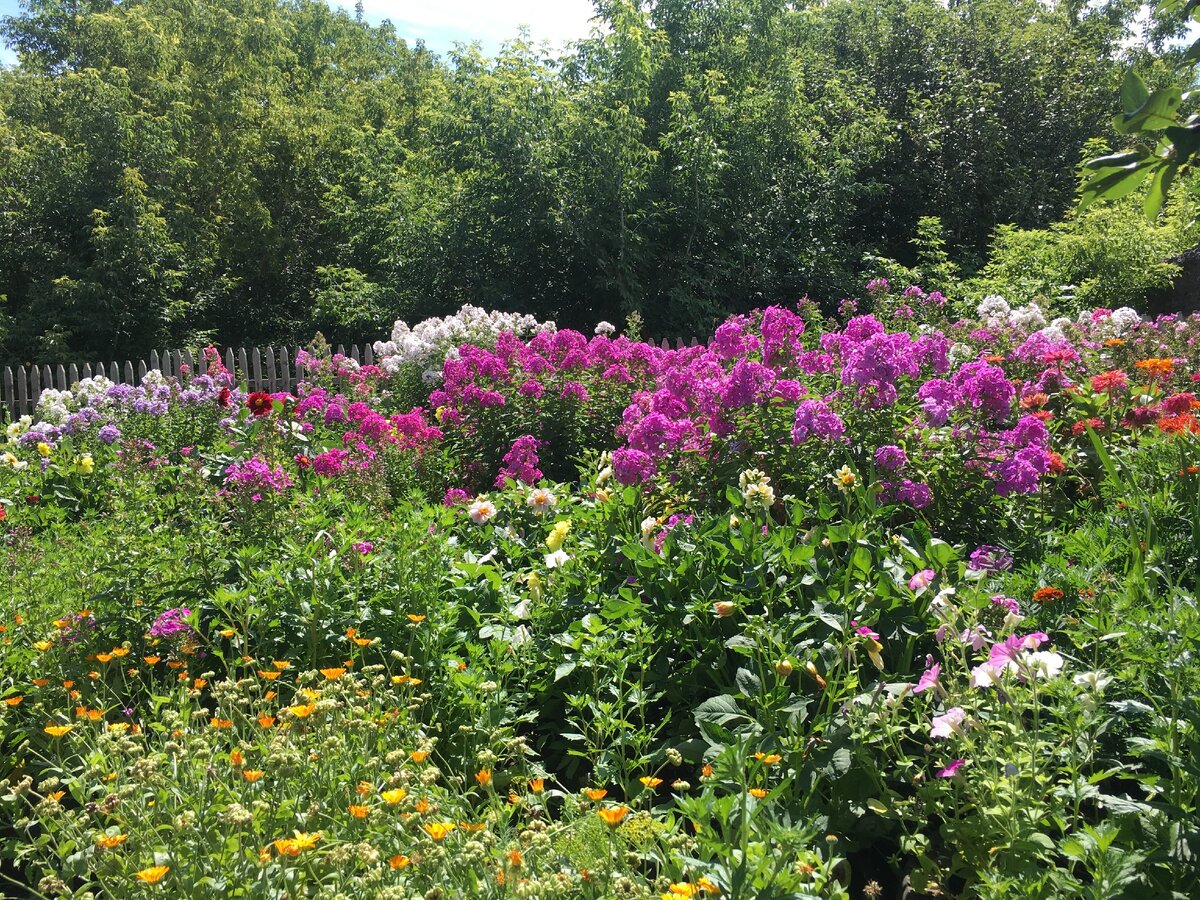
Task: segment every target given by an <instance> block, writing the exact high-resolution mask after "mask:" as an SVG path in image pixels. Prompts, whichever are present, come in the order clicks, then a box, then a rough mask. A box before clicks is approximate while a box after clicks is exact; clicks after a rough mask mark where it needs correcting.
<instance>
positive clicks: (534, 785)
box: [529, 778, 546, 794]
mask: <svg viewBox="0 0 1200 900" xmlns="http://www.w3.org/2000/svg"><path fill="white" fill-rule="evenodd" d="M545 788H546V782H545V779H542V778H531V779H530V781H529V790H531V791H533V792H534V793H535V794H540V793H541V792H542V791H543V790H545Z"/></svg>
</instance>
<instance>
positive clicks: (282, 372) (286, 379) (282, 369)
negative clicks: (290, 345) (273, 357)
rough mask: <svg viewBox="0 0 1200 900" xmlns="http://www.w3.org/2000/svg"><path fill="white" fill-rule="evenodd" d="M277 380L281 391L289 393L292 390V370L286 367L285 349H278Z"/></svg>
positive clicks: (286, 354)
mask: <svg viewBox="0 0 1200 900" xmlns="http://www.w3.org/2000/svg"><path fill="white" fill-rule="evenodd" d="M279 380H280V383H281V384H282V385H283V388H282V389H283V390H285V391H290V390H291V389H292V370H291V366H289V365H288V349H287V347H280V348H279Z"/></svg>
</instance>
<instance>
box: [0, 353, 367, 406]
mask: <svg viewBox="0 0 1200 900" xmlns="http://www.w3.org/2000/svg"><path fill="white" fill-rule="evenodd" d="M300 349H301V348H299V347H279V348H275V347H227V348H226V349H225V350H224V352H222V354H221V356H222V359H223V361H224V363H225V368H226V369H228V370H229V371H230V372H231V373H233V375H234V377H235V378H236V379H237V381H238V383H239V384H243V385H245V386H246V387H247V389H248V390H251V391H272V392H274V391H290V390H292V389H293V388H294V387H295V386H296V384H297V383H298V382H299V381H300V379H301V374H302V373H301V372H300V370H299V367H298V366H297V365H296V354H297V353H298V352H299V351H300ZM333 349H334V351H335V352H337V353H341V354H344V355H345V356H348V357H350V358H351V359H353V360H354V361H355V362H359V363H362V364H363V365H371V364H373V363H374V362H375V354H374V351H372V349H371V345H370V344H364V345H363V347H362V349H361V350H360V349H359V346H358V344H353V345H351V346H350V348H349V350H347V349H346V348H345V347H344V346H343V345H341V344H339V345H337V346H336V347H334V348H333ZM151 369H158V370H159V371H161V372H162V373H163V374H164V375H169V376H176V377H177V376H179V375H181V374H183V373H185V372H191V373H193V374H197V375H202V374H204V373H205V372H206V371H207V370H208V360H207V359H205V357H204V353H203V352H202V351H201V350H199V349H195V350H193V349H190V348H189V349H184V350H164V351H162V352H161V353H160V352H159V351H157V350H151V351H150V356H149V357H148V358H147V359H139V360H137V361H136V362H134V361H132V360H125V361H124V362H107V363H105V362H98V363H95V364H92V363H71V364H70V365H66V366H64V365H61V364H60V365H56V366H51V365H43V366H38V365H33V366H15V367H14V366H8V367H6V368H5V369H4V371H3V373H2V374H0V405H2V406H3V408H4V410H5V412H6V413H7V414H8V417H9V420H10V421H11V420H12V419H16V418H19V417H20V416H23V415H31V414H32V413H33V410H34V408H35V407H36V406H37V403H38V399H39V398H40V397H41V395H42V391H44V390H47V389H49V388H56V389H57V390H60V391H65V390H66V389H67V388H69V387H70V386H71V385H73V384H75V383H76V382H78V381H81V380H82V379H84V378H91V377H93V376H96V375H103V376H105V377H106V378H108V379H110V380H111V381H115V382H117V383H118V384H133V385H137V384H141V383H142V379H143V378H145V377H146V373H147V372H148V371H150V370H151Z"/></svg>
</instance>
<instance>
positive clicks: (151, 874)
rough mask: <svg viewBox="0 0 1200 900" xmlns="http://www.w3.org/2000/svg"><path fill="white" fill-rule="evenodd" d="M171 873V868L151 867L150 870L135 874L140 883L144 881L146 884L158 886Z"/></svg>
mask: <svg viewBox="0 0 1200 900" xmlns="http://www.w3.org/2000/svg"><path fill="white" fill-rule="evenodd" d="M170 871H171V867H170V866H151V867H150V868H148V869H142V871H140V872H134V873H133V874H134V876H135V877H136V878H137V880H138V881H144V882H146V884H157V883H158V882H160V881H162V880H163V876H165V875H166V874H167V873H168V872H170Z"/></svg>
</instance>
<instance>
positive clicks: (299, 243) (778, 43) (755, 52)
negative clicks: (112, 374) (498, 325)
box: [0, 0, 1165, 361]
mask: <svg viewBox="0 0 1200 900" xmlns="http://www.w3.org/2000/svg"><path fill="white" fill-rule="evenodd" d="M1139 5H1140V4H1139V3H1137V2H1134V0H1107V2H1100V3H1096V2H1090V3H1089V2H1083V0H1065V2H1050V3H1047V2H1041V0H967V2H960V0H951V2H949V3H944V2H939V0H825V2H816V0H812V2H785V0H657V2H654V3H641V2H638V0H596V28H595V30H594V31H593V33H592V35H591V36H590V37H588V38H587V39H585V40H582V41H580V42H579V43H578V44H576V45H574V46H573V47H571V48H570V49H569V50H568V51H566V52H564V53H560V54H556V53H553V52H551V51H549V50H548V49H546V48H544V47H539V46H536V45H533V44H531V43H530V42H529V41H528V40H526V39H523V38H521V37H517V38H516V39H514V40H513V41H512V42H511V43H509V44H507V45H506V46H505V47H504V48H503V50H502V51H501V52H500V53H499V54H497V55H496V56H495V57H494V58H485V57H484V56H483V55H482V53H481V51H480V50H479V49H478V48H477V47H460V48H458V49H456V50H454V51H453V52H451V53H449V54H448V55H447V56H446V57H444V58H443V57H439V56H438V55H436V54H433V53H431V52H429V51H428V50H427V49H426V48H425V47H423V46H421V45H420V44H418V45H416V46H411V45H409V44H408V43H407V42H405V41H404V40H402V39H400V38H399V37H398V36H397V34H396V32H395V29H394V28H393V27H392V26H391V25H390V24H389V23H387V22H384V23H383V24H382V25H378V26H373V25H370V24H368V23H365V22H362V21H360V20H358V19H356V18H355V17H353V16H350V15H347V14H345V13H343V12H339V11H334V10H331V9H330V8H329V7H328V6H327V5H326V4H325V3H323V2H320V0H206V2H204V3H196V2H194V0H122V2H119V3H118V2H112V0H27V2H26V3H25V5H24V6H23V8H22V13H21V14H20V15H18V16H15V17H12V18H10V19H7V20H5V21H4V24H3V27H2V32H3V37H4V39H5V40H6V41H7V42H8V43H9V44H10V45H11V46H12V47H13V48H14V49H15V50H16V51H17V53H18V55H19V63H18V64H17V65H16V66H14V67H12V68H9V69H6V70H0V296H2V297H3V298H4V301H3V303H2V304H0V317H2V318H0V355H2V356H4V357H6V358H8V359H12V360H44V361H52V360H56V359H63V358H67V357H72V356H79V355H88V356H92V355H96V354H100V355H108V354H111V353H115V354H120V355H126V354H139V353H142V352H144V351H145V350H147V349H148V348H150V347H152V346H163V345H168V344H179V343H181V342H189V343H194V342H197V341H204V340H213V341H219V342H228V343H240V342H243V341H247V342H249V341H280V340H294V339H303V338H307V337H310V336H311V335H312V333H313V332H314V331H315V330H317V329H321V330H322V331H324V333H325V334H327V335H329V336H331V337H334V338H337V339H356V340H362V339H364V338H370V337H372V336H374V335H376V334H378V333H380V332H381V331H382V330H383V328H384V326H385V324H386V323H388V322H390V321H391V320H392V319H394V318H396V317H398V316H400V317H409V318H424V317H425V316H428V315H438V314H442V313H445V312H447V311H449V310H452V309H453V308H456V307H457V306H458V305H460V304H461V303H463V302H473V303H478V304H481V305H485V306H490V307H496V308H504V309H510V310H515V311H521V312H529V313H533V314H535V315H537V316H538V317H540V318H549V317H553V318H556V319H558V320H559V321H560V322H563V323H565V324H574V325H582V324H585V323H592V322H595V321H596V320H597V319H611V320H614V321H618V320H620V319H622V318H623V317H624V316H626V315H627V314H629V313H631V312H634V311H637V312H639V313H640V315H641V316H642V318H643V319H644V320H645V322H646V328H647V331H648V332H649V333H652V334H691V333H701V332H703V331H704V330H706V329H707V328H708V327H710V325H711V323H712V322H713V321H714V320H715V319H716V318H717V317H719V316H722V315H725V314H727V313H729V312H732V311H737V310H742V309H748V308H751V307H753V306H757V305H762V304H764V303H769V302H778V301H788V300H794V299H796V298H797V297H799V296H800V295H802V294H809V295H811V296H813V297H815V298H818V299H821V300H823V301H836V299H837V298H838V297H839V296H841V295H842V294H843V293H846V292H848V291H850V290H852V289H853V286H854V285H855V284H856V283H857V281H858V279H859V277H860V275H861V274H862V272H863V268H864V259H866V258H868V257H871V256H879V255H883V256H888V257H893V258H896V259H899V260H901V261H906V260H910V259H911V256H912V253H913V250H912V247H911V239H912V237H913V235H914V234H915V233H916V231H917V228H918V223H919V222H921V221H922V220H923V219H925V218H926V217H929V216H937V217H939V218H940V220H941V223H942V227H943V237H944V239H945V242H946V247H947V251H948V252H950V253H951V254H952V255H953V256H954V257H955V258H956V259H958V260H960V261H962V263H963V264H964V265H965V266H966V267H967V268H975V267H978V266H980V265H981V264H982V262H983V260H984V256H985V253H986V250H987V247H988V242H989V239H990V238H991V236H992V234H993V232H994V231H995V229H996V227H997V226H999V225H1013V226H1017V227H1021V228H1039V227H1045V226H1047V225H1049V224H1050V223H1052V222H1054V221H1056V220H1057V219H1059V218H1060V217H1061V216H1062V214H1063V213H1064V211H1065V210H1067V209H1068V208H1069V207H1071V205H1072V204H1073V202H1074V198H1075V194H1076V190H1077V175H1076V172H1077V167H1078V164H1079V162H1080V158H1081V151H1082V147H1083V145H1084V143H1085V141H1087V140H1088V139H1089V138H1094V137H1102V138H1109V137H1113V136H1114V135H1113V131H1112V123H1111V121H1110V119H1111V116H1112V113H1113V111H1114V106H1115V98H1116V97H1117V96H1118V93H1119V88H1120V84H1121V80H1122V77H1123V75H1124V72H1125V70H1126V68H1127V67H1128V64H1129V63H1130V61H1131V60H1132V61H1134V62H1137V60H1138V59H1139V58H1140V57H1138V53H1139V52H1140V51H1139V50H1138V48H1137V47H1134V48H1133V49H1126V48H1127V47H1128V43H1127V38H1128V36H1129V31H1130V27H1131V23H1132V22H1133V21H1134V17H1135V14H1136V12H1137V9H1138V7H1139ZM1142 67H1143V69H1144V70H1145V71H1146V75H1145V77H1146V78H1147V79H1150V80H1151V81H1153V79H1154V78H1156V77H1159V78H1160V79H1161V78H1162V77H1165V76H1162V75H1161V73H1158V70H1157V69H1155V68H1154V66H1153V60H1150V61H1148V62H1147V61H1144V60H1143V64H1142Z"/></svg>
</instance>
